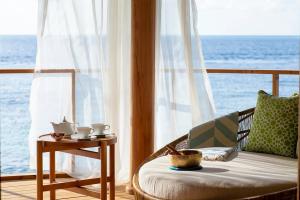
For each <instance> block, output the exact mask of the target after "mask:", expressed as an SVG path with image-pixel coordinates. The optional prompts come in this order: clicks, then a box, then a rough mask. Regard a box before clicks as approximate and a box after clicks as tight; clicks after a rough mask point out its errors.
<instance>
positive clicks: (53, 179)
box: [49, 150, 55, 200]
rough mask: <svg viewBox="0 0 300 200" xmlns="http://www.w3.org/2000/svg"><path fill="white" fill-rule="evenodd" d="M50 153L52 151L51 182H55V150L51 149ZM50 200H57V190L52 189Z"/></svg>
mask: <svg viewBox="0 0 300 200" xmlns="http://www.w3.org/2000/svg"><path fill="white" fill-rule="evenodd" d="M49 153H50V159H49V160H50V163H49V164H50V165H49V166H50V174H49V181H50V183H53V182H55V151H54V150H51V151H50V152H49ZM50 200H55V190H50Z"/></svg>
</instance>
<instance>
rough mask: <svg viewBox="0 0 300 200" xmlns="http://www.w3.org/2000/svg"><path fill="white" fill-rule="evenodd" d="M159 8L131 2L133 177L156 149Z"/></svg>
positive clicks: (146, 0)
mask: <svg viewBox="0 0 300 200" xmlns="http://www.w3.org/2000/svg"><path fill="white" fill-rule="evenodd" d="M155 7H156V1H154V0H132V1H131V17H132V20H131V34H132V37H131V38H132V39H131V40H132V79H131V80H132V121H131V124H132V134H131V169H130V170H131V171H130V178H131V179H132V177H133V174H134V172H135V171H136V170H137V168H138V167H139V165H140V164H141V163H142V162H143V161H144V160H145V159H146V158H147V157H148V156H149V155H151V154H152V153H153V149H154V85H155V77H154V76H155V74H154V73H155ZM129 189H130V188H129Z"/></svg>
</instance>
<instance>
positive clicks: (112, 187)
mask: <svg viewBox="0 0 300 200" xmlns="http://www.w3.org/2000/svg"><path fill="white" fill-rule="evenodd" d="M109 174H110V175H109V177H110V182H109V199H110V200H114V199H115V145H114V144H112V145H110V147H109Z"/></svg>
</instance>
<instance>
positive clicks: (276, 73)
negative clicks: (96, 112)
mask: <svg viewBox="0 0 300 200" xmlns="http://www.w3.org/2000/svg"><path fill="white" fill-rule="evenodd" d="M170 70H173V69H170ZM167 71H168V70H167ZM194 71H195V72H200V71H202V69H195V70H194ZM206 71H207V73H218V74H265V75H272V94H273V95H275V96H278V95H279V77H280V75H300V71H299V70H265V69H207V70H206ZM34 72H35V71H34V69H0V74H33V73H34ZM39 72H40V73H70V74H71V82H72V116H73V121H75V87H73V86H75V81H76V79H75V74H76V71H75V70H74V69H42V70H40V71H39Z"/></svg>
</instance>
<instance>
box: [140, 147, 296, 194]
mask: <svg viewBox="0 0 300 200" xmlns="http://www.w3.org/2000/svg"><path fill="white" fill-rule="evenodd" d="M201 165H202V166H203V169H202V170H199V171H173V170H170V169H169V161H168V157H167V156H164V157H160V158H157V159H154V160H152V161H150V162H148V163H146V164H145V165H143V166H142V168H141V169H140V172H139V184H140V187H141V189H142V190H143V191H144V192H146V193H148V194H150V195H153V196H155V197H158V198H162V199H172V200H194V199H198V200H200V199H235V198H242V197H247V196H254V195H260V194H265V193H269V192H276V191H280V190H283V189H288V188H292V187H296V185H297V160H296V159H292V158H288V157H282V156H276V155H269V154H262V153H252V152H239V153H238V155H237V157H236V158H234V159H233V160H231V161H227V162H222V161H202V163H201Z"/></svg>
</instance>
